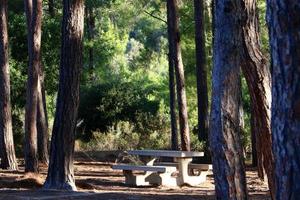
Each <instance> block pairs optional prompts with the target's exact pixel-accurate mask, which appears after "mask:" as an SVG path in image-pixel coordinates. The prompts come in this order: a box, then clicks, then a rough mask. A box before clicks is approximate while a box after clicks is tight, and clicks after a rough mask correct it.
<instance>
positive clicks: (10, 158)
mask: <svg viewBox="0 0 300 200" xmlns="http://www.w3.org/2000/svg"><path fill="white" fill-rule="evenodd" d="M0 91H1V92H0V158H1V164H0V167H1V168H2V169H10V170H17V169H18V163H17V159H16V155H15V149H14V141H13V131H12V118H11V104H10V76H9V65H8V33H7V0H0Z"/></svg>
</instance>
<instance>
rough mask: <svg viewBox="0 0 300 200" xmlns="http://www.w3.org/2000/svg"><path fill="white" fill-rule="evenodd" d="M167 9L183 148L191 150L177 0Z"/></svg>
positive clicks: (169, 1)
mask: <svg viewBox="0 0 300 200" xmlns="http://www.w3.org/2000/svg"><path fill="white" fill-rule="evenodd" d="M167 10H168V12H169V14H168V15H169V17H168V18H169V19H172V20H171V21H170V23H168V29H170V32H171V33H172V34H171V35H173V36H172V37H173V39H174V48H173V52H172V55H174V56H175V57H173V62H174V66H175V74H176V86H177V101H178V110H179V126H180V136H181V149H182V150H183V151H190V130H189V124H188V110H187V100H186V92H185V78H184V69H183V63H182V56H181V48H180V33H179V17H178V11H177V10H178V8H177V0H168V1H167Z"/></svg>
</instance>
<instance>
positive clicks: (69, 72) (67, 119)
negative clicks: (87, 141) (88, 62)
mask: <svg viewBox="0 0 300 200" xmlns="http://www.w3.org/2000/svg"><path fill="white" fill-rule="evenodd" d="M83 28H84V1H83V0H64V1H63V23H62V48H61V63H60V78H59V90H58V97H57V104H56V114H55V121H54V126H53V133H52V140H51V150H50V163H49V170H48V175H47V179H46V182H45V184H44V188H45V189H63V190H76V186H75V181H74V169H73V157H74V143H75V128H76V118H77V111H78V105H79V82H80V81H79V78H80V71H81V67H82V47H83V44H82V39H83Z"/></svg>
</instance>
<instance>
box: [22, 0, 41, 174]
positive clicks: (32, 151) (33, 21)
mask: <svg viewBox="0 0 300 200" xmlns="http://www.w3.org/2000/svg"><path fill="white" fill-rule="evenodd" d="M24 2H25V12H26V18H27V27H28V54H29V65H28V79H27V94H26V95H27V96H26V108H25V145H24V146H25V151H24V152H25V172H38V155H37V127H36V123H37V101H38V84H39V80H38V79H39V68H40V65H41V26H42V0H32V1H31V0H25V1H24Z"/></svg>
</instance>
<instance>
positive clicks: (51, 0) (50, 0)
mask: <svg viewBox="0 0 300 200" xmlns="http://www.w3.org/2000/svg"><path fill="white" fill-rule="evenodd" d="M48 11H49V14H50V16H51V17H54V16H55V9H54V0H48Z"/></svg>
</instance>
